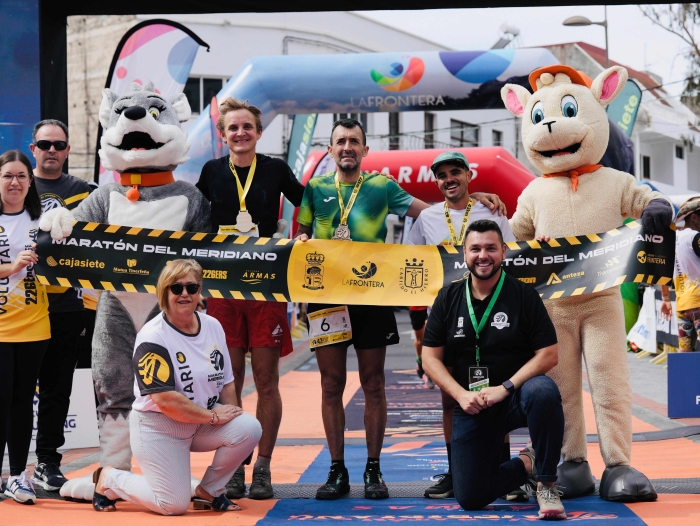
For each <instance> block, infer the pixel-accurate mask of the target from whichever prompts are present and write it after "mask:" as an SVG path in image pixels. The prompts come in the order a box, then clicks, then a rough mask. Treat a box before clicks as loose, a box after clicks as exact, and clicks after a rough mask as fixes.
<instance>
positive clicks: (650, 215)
mask: <svg viewBox="0 0 700 526" xmlns="http://www.w3.org/2000/svg"><path fill="white" fill-rule="evenodd" d="M641 219H642V227H643V228H644V232H645V233H647V234H658V235H662V234H663V233H664V231H665V230H666V229H668V227H669V226H670V225H671V221H672V220H673V209H672V208H671V205H669V204H668V202H667V201H666V200H665V199H652V200H651V201H649V204H648V205H647V207H646V208H645V209H644V210H643V211H642V217H641Z"/></svg>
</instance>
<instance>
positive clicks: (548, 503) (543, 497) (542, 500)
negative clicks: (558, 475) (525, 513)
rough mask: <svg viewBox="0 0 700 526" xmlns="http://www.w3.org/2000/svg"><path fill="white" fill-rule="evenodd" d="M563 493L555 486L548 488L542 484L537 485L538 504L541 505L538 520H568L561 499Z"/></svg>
mask: <svg viewBox="0 0 700 526" xmlns="http://www.w3.org/2000/svg"><path fill="white" fill-rule="evenodd" d="M560 495H561V492H560V491H559V490H558V489H557V488H556V487H554V486H546V485H544V484H542V483H539V484H538V485H537V493H536V496H537V503H538V504H539V505H540V512H539V514H538V515H537V518H538V519H540V520H545V521H560V520H564V519H566V512H565V511H564V506H563V505H562V503H561V499H560V498H559V497H560Z"/></svg>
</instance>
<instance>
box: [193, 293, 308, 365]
mask: <svg viewBox="0 0 700 526" xmlns="http://www.w3.org/2000/svg"><path fill="white" fill-rule="evenodd" d="M207 314H209V316H212V317H214V318H216V319H217V320H219V323H221V325H222V327H223V328H224V333H226V345H228V346H229V348H242V349H246V350H248V351H249V350H250V349H252V348H254V347H281V348H282V353H281V355H280V356H286V355H288V354H289V353H290V352H292V351H293V350H294V347H292V336H291V335H290V334H289V322H288V321H287V304H286V303H284V302H277V301H256V300H233V299H222V298H209V299H208V300H207Z"/></svg>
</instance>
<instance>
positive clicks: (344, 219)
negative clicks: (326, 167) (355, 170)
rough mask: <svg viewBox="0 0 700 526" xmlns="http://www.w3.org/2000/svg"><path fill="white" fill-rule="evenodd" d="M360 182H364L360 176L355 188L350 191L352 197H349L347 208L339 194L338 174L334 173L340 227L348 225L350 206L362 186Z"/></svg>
mask: <svg viewBox="0 0 700 526" xmlns="http://www.w3.org/2000/svg"><path fill="white" fill-rule="evenodd" d="M362 181H364V176H363V175H362V174H360V177H358V179H357V182H356V183H355V188H353V189H352V195H351V196H350V200H349V201H348V204H347V206H345V203H343V196H342V194H341V193H340V181H339V180H338V173H337V172H336V174H335V189H336V191H337V192H338V206H339V207H340V224H341V225H346V226H347V224H348V216H349V215H350V210H351V209H352V205H354V204H355V199H357V194H359V193H360V187H361V186H362Z"/></svg>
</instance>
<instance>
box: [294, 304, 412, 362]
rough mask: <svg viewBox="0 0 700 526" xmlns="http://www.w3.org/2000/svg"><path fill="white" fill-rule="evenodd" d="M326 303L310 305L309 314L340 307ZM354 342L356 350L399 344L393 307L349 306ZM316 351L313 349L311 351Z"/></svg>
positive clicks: (352, 341)
mask: <svg viewBox="0 0 700 526" xmlns="http://www.w3.org/2000/svg"><path fill="white" fill-rule="evenodd" d="M338 306H339V305H328V304H324V303H309V306H308V308H307V314H311V313H314V312H316V311H319V310H323V309H330V308H332V307H338ZM347 307H348V313H349V314H350V325H351V326H352V340H350V342H349V343H350V344H352V345H354V346H355V349H376V348H377V347H386V346H387V345H396V344H397V343H399V329H398V327H397V326H396V316H394V308H393V307H383V306H375V305H348V306H347ZM311 350H312V351H313V350H314V349H313V348H312V349H311Z"/></svg>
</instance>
